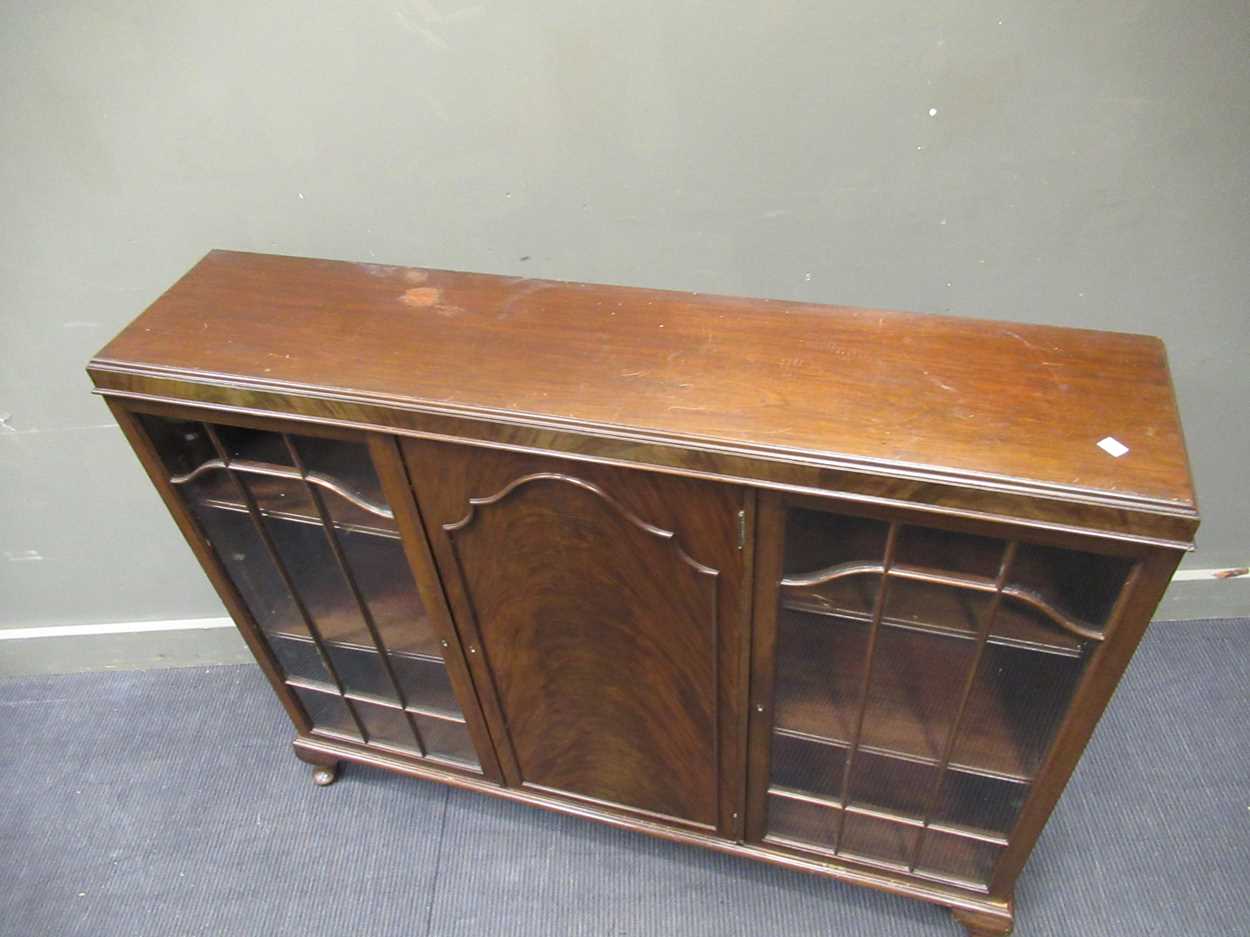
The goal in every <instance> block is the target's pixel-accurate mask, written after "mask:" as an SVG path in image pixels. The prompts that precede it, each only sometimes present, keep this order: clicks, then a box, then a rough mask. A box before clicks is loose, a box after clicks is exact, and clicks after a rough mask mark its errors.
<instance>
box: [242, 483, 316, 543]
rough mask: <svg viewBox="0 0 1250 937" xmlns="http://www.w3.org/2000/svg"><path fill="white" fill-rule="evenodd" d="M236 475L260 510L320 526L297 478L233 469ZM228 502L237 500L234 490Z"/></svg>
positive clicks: (309, 500) (307, 495)
mask: <svg viewBox="0 0 1250 937" xmlns="http://www.w3.org/2000/svg"><path fill="white" fill-rule="evenodd" d="M235 474H236V475H237V476H238V477H239V479H240V480H241V481H242V482H243V484H244V485H246V486H247V490H248V491H249V492H251V495H252V500H254V501H255V502H256V506H257V507H258V508H260V509H261V510H262V511H265V512H267V513H272V514H282V515H288V516H294V517H296V518H299V519H301V520H305V521H309V522H313V523H315V524H316V525H317V527H318V529H320V525H321V520H320V519H319V518H318V517H317V509H316V508H315V507H314V506H313V503H312V498H311V497H310V496H309V494H308V488H307V487H306V486H305V485H304V483H303V482H302V481H300V480H299V479H298V478H281V477H277V476H273V475H257V474H255V473H254V472H247V471H243V470H241V469H236V470H235ZM229 500H230V501H236V502H237V501H240V498H239V495H238V492H237V489H235V490H232V491H231V492H230V494H229Z"/></svg>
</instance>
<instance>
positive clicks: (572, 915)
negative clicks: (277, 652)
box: [0, 620, 1250, 937]
mask: <svg viewBox="0 0 1250 937" xmlns="http://www.w3.org/2000/svg"><path fill="white" fill-rule="evenodd" d="M1248 647H1250V622H1248V621H1245V620H1238V621H1204V622H1190V623H1169V624H1165V625H1156V626H1155V627H1154V628H1152V629H1151V631H1150V632H1149V633H1148V635H1147V638H1146V640H1145V642H1144V643H1143V645H1142V648H1141V650H1140V652H1139V653H1138V655H1137V657H1136V658H1135V659H1134V661H1133V663H1132V665H1131V666H1130V668H1129V672H1128V674H1127V676H1126V677H1125V680H1124V682H1123V684H1122V685H1121V688H1120V690H1119V692H1118V693H1117V694H1116V696H1115V699H1114V700H1113V702H1112V704H1111V707H1110V708H1109V710H1108V712H1107V715H1106V717H1105V718H1104V719H1103V722H1102V723H1101V725H1100V727H1099V729H1098V732H1097V734H1096V735H1095V738H1094V741H1093V742H1092V744H1091V745H1090V748H1089V750H1088V752H1087V754H1086V757H1085V758H1084V760H1083V761H1082V762H1081V764H1080V766H1079V768H1078V769H1077V771H1076V775H1075V777H1074V778H1073V780H1072V783H1071V785H1070V786H1069V788H1068V790H1067V793H1066V794H1065V795H1064V797H1063V799H1062V800H1061V802H1060V805H1059V807H1058V809H1057V810H1056V811H1055V814H1054V816H1053V817H1052V819H1051V822H1050V825H1049V826H1048V827H1047V829H1046V832H1045V833H1044V834H1043V836H1042V838H1041V841H1040V842H1039V844H1038V846H1037V849H1036V850H1035V851H1034V854H1033V858H1032V859H1031V860H1030V862H1029V865H1028V866H1027V868H1026V869H1025V872H1024V874H1023V876H1022V877H1021V879H1020V883H1019V886H1018V890H1017V914H1018V917H1017V928H1016V933H1017V934H1018V935H1020V937H1059V935H1062V937H1075V935H1081V937H1090V935H1108V937H1137V935H1174V934H1193V935H1226V934H1227V935H1246V934H1250V654H1248V653H1247V649H1248ZM291 737H292V731H291V727H290V724H289V723H288V722H287V720H286V717H285V715H284V714H283V712H282V710H281V709H280V707H279V706H278V704H277V703H276V702H275V701H274V700H273V698H272V696H271V694H270V691H269V688H268V686H267V684H265V682H264V680H263V678H262V677H261V675H260V673H259V671H258V670H257V669H256V668H254V667H251V666H245V667H239V666H229V667H213V668H197V669H177V670H157V671H133V672H125V673H117V672H112V673H86V674H73V675H68V676H40V677H24V678H7V679H4V680H0V766H2V767H3V778H4V783H5V784H6V789H5V793H4V795H3V797H0V934H4V935H20V937H36V935H84V937H85V935H90V937H113V935H118V937H121V935H125V937H176V935H193V934H194V935H201V934H214V935H215V934H227V935H234V934H258V935H266V937H284V935H292V937H322V935H325V937H343V935H352V934H360V935H369V937H388V935H404V937H423V935H446V937H459V935H465V937H469V935H473V937H482V935H502V937H530V935H542V937H561V935H567V937H583V935H585V937H591V935H594V937H634V935H639V937H642V935H646V937H652V935H663V937H669V935H671V937H696V935H709V937H711V935H715V937H726V935H741V937H755V935H759V937H773V935H777V934H787V933H789V934H795V935H816V934H819V935H852V934H854V935H859V934H872V935H885V937H938V935H943V934H946V935H955V934H961V933H962V930H961V929H960V928H958V927H956V925H955V924H954V922H953V921H952V920H951V919H950V917H949V916H948V915H947V914H946V913H945V912H942V911H940V910H938V909H936V908H934V907H932V906H929V905H925V904H921V903H918V902H913V901H908V900H905V899H902V898H895V897H892V896H888V895H883V894H879V893H877V892H873V891H868V890H865V889H859V888H853V887H850V886H846V885H841V884H838V883H835V882H831V881H828V880H825V879H821V878H818V877H815V876H810V875H804V874H800V873H796V872H787V871H784V870H781V869H776V868H772V867H770V866H766V865H762V864H758V863H753V862H750V861H747V860H743V859H736V858H731V857H727V856H722V855H718V854H715V853H710V852H705V851H703V850H699V849H695V848H693V847H685V846H678V845H674V844H671V843H666V842H663V841H659V840H655V839H652V838H650V837H645V836H642V835H639V834H634V833H627V832H623V831H619V830H614V829H609V828H607V827H603V826H600V825H598V824H594V823H589V822H586V821H582V820H576V819H572V818H568V817H562V816H557V815H554V814H551V813H548V812H546V811H540V810H535V809H532V808H529V807H524V806H521V805H517V804H511V803H507V802H504V801H500V800H497V799H495V798H489V797H483V796H480V795H475V794H470V793H465V792H460V791H454V790H450V789H448V788H444V787H441V786H438V785H435V784H428V783H424V782H419V781H413V780H409V779H405V778H399V777H394V776H391V775H388V774H386V773H383V772H381V771H375V770H371V769H366V768H359V767H352V766H345V768H344V770H343V772H342V774H341V776H340V780H339V782H338V783H337V784H335V785H334V786H332V787H329V788H324V789H323V788H317V787H315V786H314V785H313V784H312V783H311V780H310V776H309V769H308V767H307V766H306V765H304V764H303V763H301V762H298V761H296V759H295V757H294V756H293V755H292V754H291V750H290V744H289V743H290V740H291Z"/></svg>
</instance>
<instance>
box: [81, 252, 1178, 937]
mask: <svg viewBox="0 0 1250 937" xmlns="http://www.w3.org/2000/svg"><path fill="white" fill-rule="evenodd" d="M89 372H90V374H91V377H92V379H93V381H94V382H95V385H96V388H97V392H98V393H100V394H102V395H103V396H104V397H105V399H106V401H107V403H108V405H109V407H110V408H111V410H112V412H113V414H114V415H115V417H116V418H117V420H118V422H119V423H120V425H121V427H122V429H123V431H124V432H125V434H126V437H127V439H128V440H129V441H130V443H131V445H132V446H133V447H134V449H135V451H136V453H137V454H138V456H139V459H140V461H141V462H142V464H143V466H144V468H145V469H146V470H147V473H148V475H149V476H150V478H151V480H152V483H153V484H154V485H155V486H156V488H157V490H158V491H159V492H160V495H161V497H162V498H163V499H164V501H165V504H166V506H167V507H168V508H169V510H170V512H171V514H172V515H173V518H174V520H175V521H176V523H177V524H178V526H179V527H180V528H181V530H182V533H183V534H184V535H185V537H186V539H187V541H188V543H189V544H190V546H191V548H192V550H193V551H194V552H195V555H196V557H197V558H198V559H199V561H200V563H201V564H202V565H203V567H204V569H205V572H206V573H207V574H208V576H209V578H210V579H211V580H212V582H213V584H214V586H215V587H216V589H217V591H218V593H219V594H220V596H221V598H222V600H223V602H224V603H225V605H226V607H227V608H228V609H229V611H230V614H231V615H232V616H233V617H234V620H235V621H236V623H237V624H238V627H239V630H240V632H241V633H242V635H243V637H244V639H245V640H246V641H247V643H248V645H249V647H250V648H251V650H252V651H253V653H254V654H255V656H256V659H257V661H258V663H259V664H260V666H261V668H262V669H263V670H264V672H265V674H266V676H267V677H268V679H269V681H270V683H271V684H272V685H273V689H274V691H275V693H276V695H277V697H278V699H279V700H280V702H281V703H282V705H283V706H284V707H285V708H286V711H287V713H288V714H289V715H290V718H291V721H292V723H293V724H294V727H295V743H294V744H295V752H296V754H297V755H298V756H299V757H300V758H302V759H304V760H305V761H307V762H309V763H311V764H312V765H313V766H314V778H315V779H316V780H317V781H318V783H322V784H328V783H330V782H331V781H333V780H334V778H335V775H336V771H337V768H338V765H339V763H340V762H343V761H349V762H359V763H362V764H368V765H374V766H378V767H382V768H386V769H390V770H393V771H397V772H401V773H404V774H408V775H411V776H413V777H418V778H424V779H428V780H434V781H441V782H443V783H447V784H452V785H456V786H458V787H463V788H469V789H472V790H476V791H481V792H483V793H488V794H494V795H496V796H501V797H507V798H511V799H514V800H519V801H523V802H526V803H530V804H534V805H538V806H542V807H546V808H549V809H552V810H558V811H562V812H565V813H572V814H577V815H579V816H584V817H587V818H590V819H595V820H599V821H602V822H605V823H609V824H613V825H616V826H620V827H625V828H628V829H632V830H639V831H642V832H646V833H651V834H654V835H658V836H663V837H666V838H668V839H671V840H676V841H678V842H682V843H689V844H694V845H700V846H704V847H708V848H712V849H718V850H721V851H724V852H729V853H733V854H736V855H741V856H748V857H751V858H754V859H759V860H763V861H766V862H772V863H775V864H778V865H782V866H787V867H789V868H793V869H797V870H804V871H808V872H815V873H819V874H823V875H827V876H831V877H833V878H837V879H842V880H845V881H850V882H856V883H860V884H863V885H868V886H872V887H875V888H880V889H884V890H886V891H890V892H894V893H898V894H902V895H908V896H912V897H916V898H920V899H924V900H927V901H930V902H933V903H936V904H939V905H944V906H946V907H949V908H950V909H952V911H953V912H954V914H955V916H956V918H957V919H958V920H959V921H961V922H962V923H963V924H964V925H965V926H966V927H967V928H968V929H969V931H970V932H971V933H973V934H1006V933H1008V932H1009V931H1010V930H1011V927H1012V923H1013V906H1012V894H1013V889H1014V883H1015V880H1016V877H1017V875H1018V874H1019V873H1020V871H1021V869H1022V868H1023V867H1024V865H1025V862H1026V860H1027V858H1028V855H1029V852H1030V850H1031V849H1032V847H1033V844H1034V842H1035V841H1036V839H1037V837H1038V834H1039V832H1040V831H1041V829H1042V826H1043V825H1044V824H1045V822H1046V819H1047V817H1048V816H1049V814H1050V812H1051V810H1052V808H1053V807H1054V806H1055V803H1056V801H1057V800H1058V798H1059V796H1060V793H1061V792H1062V790H1063V787H1064V784H1065V783H1066V782H1067V780H1068V777H1069V775H1070V774H1071V772H1072V769H1073V767H1074V766H1075V764H1076V761H1077V759H1078V758H1079V757H1080V754H1081V752H1082V750H1083V748H1084V747H1085V744H1086V742H1087V741H1088V740H1089V737H1090V734H1091V732H1092V731H1093V728H1094V725H1095V723H1096V721H1097V720H1098V718H1099V716H1100V715H1101V713H1102V711H1103V709H1104V707H1105V706H1106V704H1107V701H1108V699H1109V698H1110V696H1111V694H1112V692H1113V690H1114V688H1115V686H1116V683H1117V682H1118V680H1119V679H1120V675H1121V674H1122V673H1123V671H1124V668H1125V666H1126V665H1127V664H1128V661H1129V658H1130V657H1131V655H1132V653H1133V651H1134V648H1135V647H1136V645H1137V643H1138V641H1139V639H1140V638H1141V636H1142V633H1143V631H1144V629H1145V627H1146V625H1147V623H1148V622H1149V620H1150V617H1151V614H1152V613H1153V611H1154V609H1155V607H1156V605H1157V603H1158V601H1159V599H1160V597H1161V596H1162V594H1163V590H1164V588H1165V587H1166V585H1167V583H1168V581H1169V578H1170V576H1171V574H1172V572H1173V570H1174V568H1175V566H1176V564H1177V562H1178V561H1179V558H1180V556H1181V555H1182V553H1183V552H1184V551H1185V550H1186V549H1188V548H1190V546H1191V542H1192V538H1193V534H1194V531H1195V530H1196V528H1197V525H1198V515H1197V508H1196V502H1195V498H1194V493H1193V487H1192V483H1191V481H1190V475H1189V469H1188V466H1187V461H1186V455H1185V450H1184V443H1183V439H1182V435H1181V428H1180V424H1179V419H1178V416H1177V411H1176V406H1175V402H1174V399H1173V393H1172V388H1171V382H1170V378H1169V376H1168V370H1167V364H1166V358H1165V354H1164V350H1163V346H1162V345H1161V343H1160V342H1159V341H1158V340H1157V339H1154V338H1149V337H1145V336H1139V335H1123V334H1112V333H1102V332H1093V331H1084V330H1072V329H1059V328H1048V327H1040V326H1029V325H1018V324H1006V323H998V322H991V321H985V320H980V321H978V320H971V319H957V318H951V317H940V316H923V315H915V314H908V313H896V312H883V311H877V310H864V309H849V308H840V307H829V306H817V305H810V304H803V303H791V302H779V301H768V300H756V299H740V298H728V297H718V296H705V295H698V294H689V293H673V292H662V291H656V290H642V289H627V288H621V287H608V286H593V285H586V284H574V283H559V282H553V281H544V280H529V279H520V278H511V277H498V276H487V275H481V274H466V273H451V272H444V271H434V270H422V269H416V268H407V267H383V266H376V265H371V264H351V263H341V262H333V261H322V260H306V259H297V258H289V257H276V256H267V255H259V254H245V253H235V252H224V251H214V252H212V253H210V254H209V255H208V256H206V257H205V258H204V259H203V260H202V261H201V262H200V263H199V264H198V265H196V266H195V267H194V268H193V269H192V270H191V271H190V272H189V273H187V274H186V276H184V277H183V278H182V279H181V280H180V281H179V282H178V283H177V284H176V285H174V286H173V287H172V288H171V289H170V290H169V291H168V292H167V293H166V294H165V295H164V296H162V297H161V298H160V299H159V300H158V301H157V302H156V303H155V304H153V305H152V306H151V307H150V308H149V309H148V310H147V311H146V312H144V313H143V314H142V315H141V316H140V317H139V318H138V319H136V320H135V321H134V322H133V323H132V324H131V325H130V326H128V327H127V328H126V329H125V330H124V331H123V332H122V333H121V334H120V335H118V337H117V338H115V339H114V340H113V341H112V342H111V343H110V344H109V345H108V346H106V347H105V348H104V349H103V350H102V351H101V352H100V353H99V355H97V356H96V357H95V358H94V359H93V360H92V362H91V363H90V366H89ZM1100 444H1101V445H1100ZM1125 449H1127V451H1124V450H1125Z"/></svg>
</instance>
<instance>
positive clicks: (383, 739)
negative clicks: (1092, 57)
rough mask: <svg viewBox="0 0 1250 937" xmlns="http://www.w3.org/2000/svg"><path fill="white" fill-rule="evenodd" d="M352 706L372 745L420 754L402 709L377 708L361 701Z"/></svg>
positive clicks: (354, 702)
mask: <svg viewBox="0 0 1250 937" xmlns="http://www.w3.org/2000/svg"><path fill="white" fill-rule="evenodd" d="M352 706H354V707H355V709H356V714H357V715H358V716H360V721H361V722H363V723H364V726H365V732H366V733H367V734H368V736H369V744H370V745H378V746H382V747H386V748H398V749H401V750H402V751H405V752H412V753H415V754H419V753H420V752H419V749H418V748H417V743H416V739H415V738H414V737H413V734H412V727H411V726H410V725H409V724H408V718H407V716H406V715H405V714H404V711H403V710H402V709H393V708H391V707H387V706H375V705H373V704H372V703H364V702H361V701H360V700H353V701H352Z"/></svg>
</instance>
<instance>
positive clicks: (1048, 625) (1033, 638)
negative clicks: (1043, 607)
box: [990, 595, 1086, 654]
mask: <svg viewBox="0 0 1250 937" xmlns="http://www.w3.org/2000/svg"><path fill="white" fill-rule="evenodd" d="M990 634H991V635H993V636H995V637H998V638H1005V639H1007V640H1008V641H1012V642H1018V643H1021V644H1024V645H1028V646H1033V647H1042V648H1050V649H1054V650H1057V651H1061V652H1065V653H1069V654H1079V653H1081V651H1082V650H1083V649H1084V648H1085V646H1086V641H1085V639H1084V638H1081V637H1079V636H1078V635H1074V634H1072V633H1071V632H1068V631H1064V630H1063V629H1062V628H1060V627H1059V626H1058V625H1057V624H1055V622H1054V621H1053V620H1052V619H1051V618H1050V616H1048V615H1046V614H1044V613H1042V612H1040V611H1038V610H1037V609H1036V608H1033V607H1032V606H1029V605H1026V604H1024V603H1023V602H1021V601H1019V600H1018V599H1015V598H1012V597H1011V596H1010V595H1005V596H1003V600H1002V602H1001V603H1000V604H999V606H998V611H997V612H995V614H994V622H993V624H992V625H991V626H990Z"/></svg>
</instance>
